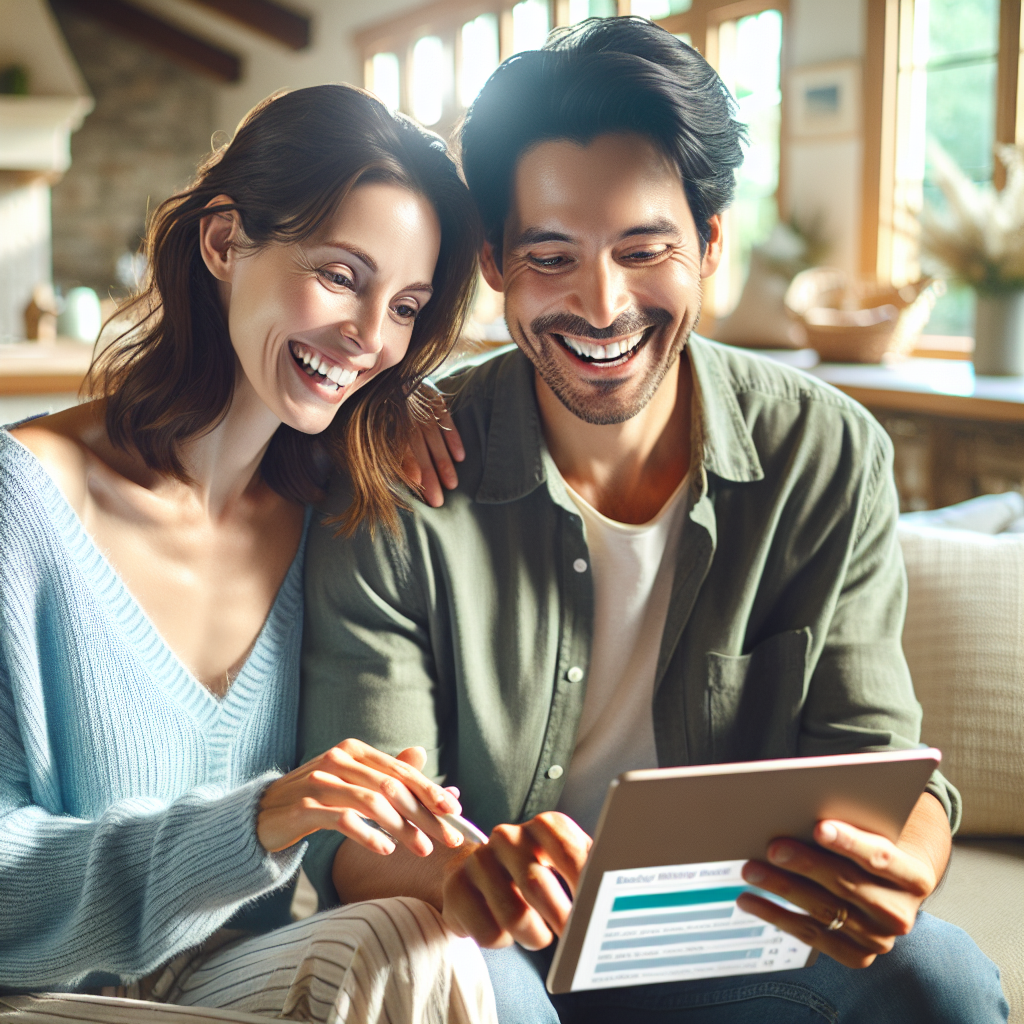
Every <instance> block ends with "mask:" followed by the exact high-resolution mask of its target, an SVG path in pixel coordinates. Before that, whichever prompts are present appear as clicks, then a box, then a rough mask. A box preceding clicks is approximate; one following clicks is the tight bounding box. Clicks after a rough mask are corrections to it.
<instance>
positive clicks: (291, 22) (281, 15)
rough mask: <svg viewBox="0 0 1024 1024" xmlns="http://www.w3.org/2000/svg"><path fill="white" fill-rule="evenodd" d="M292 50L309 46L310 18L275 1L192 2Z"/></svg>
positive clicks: (202, 0) (227, 0)
mask: <svg viewBox="0 0 1024 1024" xmlns="http://www.w3.org/2000/svg"><path fill="white" fill-rule="evenodd" d="M192 2H193V3H196V4H199V5H200V6H202V7H208V8H210V10H213V11H216V12H217V13H218V14H223V15H224V16H225V17H226V18H231V19H232V20H233V21H236V22H238V24H240V25H244V26H245V27H246V28H250V29H252V30H253V31H254V32H259V33H260V34H261V35H264V36H267V37H268V38H270V39H273V40H274V42H276V43H281V44H282V45H283V46H287V47H288V48H289V49H291V50H304V49H305V48H306V47H307V46H309V38H310V30H309V25H310V19H309V18H307V17H305V16H304V15H302V14H298V13H297V12H296V11H291V10H289V9H288V8H287V7H282V6H281V5H280V4H276V3H274V2H273V0H192Z"/></svg>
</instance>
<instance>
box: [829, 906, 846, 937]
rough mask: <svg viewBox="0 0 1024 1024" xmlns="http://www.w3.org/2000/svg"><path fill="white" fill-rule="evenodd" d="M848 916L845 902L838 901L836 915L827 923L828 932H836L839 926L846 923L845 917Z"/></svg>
mask: <svg viewBox="0 0 1024 1024" xmlns="http://www.w3.org/2000/svg"><path fill="white" fill-rule="evenodd" d="M849 916H850V910H849V908H848V907H847V906H846V904H845V903H840V904H839V907H838V908H837V909H836V916H835V917H833V918H832V920H831V921H830V922H829V924H828V925H827V927H828V930H829V931H830V932H837V931H839V929H840V928H842V927H843V925H844V924H846V919H847V917H849Z"/></svg>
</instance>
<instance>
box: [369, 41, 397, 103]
mask: <svg viewBox="0 0 1024 1024" xmlns="http://www.w3.org/2000/svg"><path fill="white" fill-rule="evenodd" d="M370 65H371V71H370V74H371V75H372V76H373V77H372V82H373V90H372V91H373V94H374V95H375V96H376V97H377V98H378V99H379V100H380V101H381V102H382V103H384V104H385V105H386V106H387V108H388V110H397V109H398V108H399V106H400V105H401V102H402V91H401V83H400V81H399V71H398V54H397V53H375V54H374V55H373V60H372V61H371V62H370Z"/></svg>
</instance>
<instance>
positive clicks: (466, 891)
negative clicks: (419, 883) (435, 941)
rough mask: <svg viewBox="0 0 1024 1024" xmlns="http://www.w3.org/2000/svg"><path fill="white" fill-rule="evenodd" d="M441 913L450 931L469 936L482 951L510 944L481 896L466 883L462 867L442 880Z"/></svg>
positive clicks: (463, 865) (465, 875)
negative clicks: (443, 881)
mask: <svg viewBox="0 0 1024 1024" xmlns="http://www.w3.org/2000/svg"><path fill="white" fill-rule="evenodd" d="M441 913H442V916H443V917H444V919H445V921H446V922H447V923H448V925H449V927H451V928H452V930H453V931H455V932H456V933H457V934H459V935H468V936H470V937H471V938H472V939H473V940H474V941H475V942H476V943H477V945H480V946H483V947H484V948H485V949H500V948H502V947H504V946H510V945H512V942H513V941H514V940H513V938H512V936H511V935H510V934H509V933H508V932H506V931H505V930H504V929H503V928H502V927H501V925H500V924H498V922H497V921H496V920H495V918H494V914H493V913H491V908H490V906H489V905H488V903H487V899H486V897H485V896H484V894H483V893H482V892H481V891H480V890H479V889H478V888H477V887H476V886H475V885H474V884H473V883H472V882H471V881H470V878H469V875H468V874H467V872H466V869H465V864H460V865H459V867H458V868H456V869H455V870H454V871H453V872H452V873H451V874H450V875H449V876H448V878H447V879H446V880H445V883H444V906H443V909H442V911H441Z"/></svg>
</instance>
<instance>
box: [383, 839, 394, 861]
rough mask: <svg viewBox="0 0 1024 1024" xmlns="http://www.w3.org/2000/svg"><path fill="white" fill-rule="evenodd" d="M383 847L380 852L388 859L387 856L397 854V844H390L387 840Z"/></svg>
mask: <svg viewBox="0 0 1024 1024" xmlns="http://www.w3.org/2000/svg"><path fill="white" fill-rule="evenodd" d="M381 846H382V849H381V851H380V852H381V853H382V854H384V856H385V857H386V856H387V855H388V854H389V853H394V852H395V844H394V843H389V842H387V841H386V840H385V841H384V842H383V843H382V844H381Z"/></svg>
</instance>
